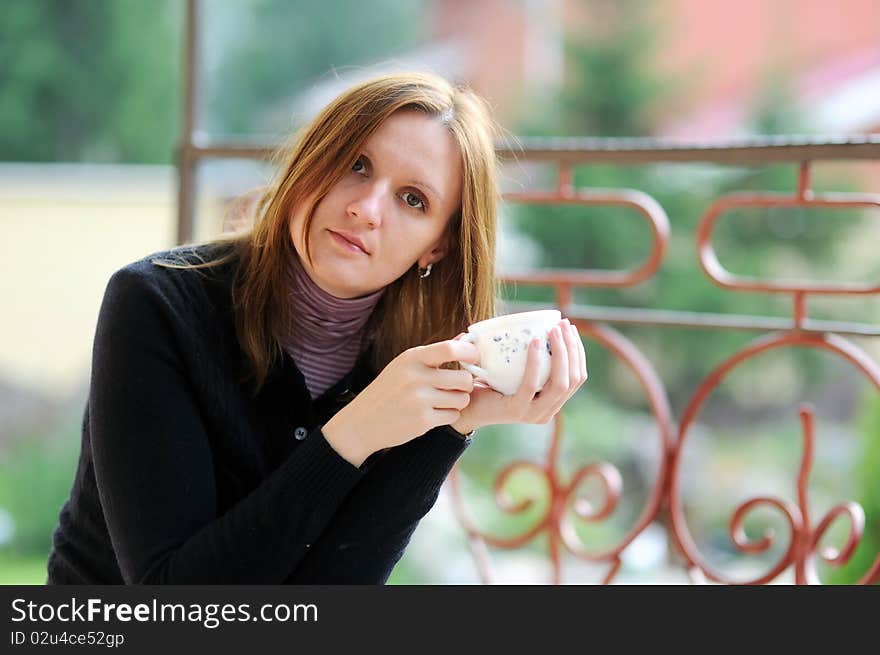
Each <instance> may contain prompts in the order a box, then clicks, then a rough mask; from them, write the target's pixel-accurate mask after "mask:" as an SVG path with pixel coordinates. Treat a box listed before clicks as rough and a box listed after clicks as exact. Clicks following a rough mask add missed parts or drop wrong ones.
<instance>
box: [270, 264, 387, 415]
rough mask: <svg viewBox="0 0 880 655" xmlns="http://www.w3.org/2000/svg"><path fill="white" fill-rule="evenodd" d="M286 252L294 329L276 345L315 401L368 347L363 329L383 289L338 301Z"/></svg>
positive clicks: (291, 327) (291, 328) (289, 296)
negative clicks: (294, 366)
mask: <svg viewBox="0 0 880 655" xmlns="http://www.w3.org/2000/svg"><path fill="white" fill-rule="evenodd" d="M291 251H292V252H291V257H290V260H289V261H290V266H289V267H288V272H289V275H288V291H287V298H288V302H290V303H291V307H292V308H293V309H292V312H291V316H292V319H291V320H292V322H293V324H292V325H290V326H289V329H288V330H287V333H286V334H285V336H284V338H283V340H282V343H281V345H282V347H283V348H284V350H285V351H286V352H287V353H288V354H289V355H290V356H291V357H293V360H294V361H295V362H296V365H297V367H298V368H299V369H300V371H302V374H303V377H304V378H305V381H306V386H307V387H308V389H309V392H310V393H311V395H312V398H317V397H319V396H320V395H321V394H322V393H323V392H324V391H326V390H327V389H329V388H330V387H332V386H333V385H334V384H335V383H336V382H337V381H338V380H339V379H340V378H342V377H343V376H344V375H345V374H346V373H348V372H349V370H351V367H352V366H354V363H355V361H356V360H357V358H358V356H359V355H360V353H361V351H362V349H363V348H364V347H365V346H366V345H367V344H366V338H365V337H366V334H365V331H366V324H367V321H368V320H369V318H370V314H371V313H372V312H373V309H374V308H375V306H376V303H378V302H379V300H380V299H381V298H382V294H383V293H384V292H385V288H384V287H383V288H381V289H379V290H378V291H374V292H373V293H370V294H367V295H366V296H361V297H359V298H337V297H336V296H333V295H331V294H329V293H327V292H326V291H324V290H323V289H322V288H321V287H319V286H318V285H317V284H315V282H314V281H313V280H312V278H311V277H309V274H308V273H307V272H306V270H305V268H304V267H303V265H302V262H301V261H300V258H299V255H298V254H297V252H296V251H295V250H293V249H291Z"/></svg>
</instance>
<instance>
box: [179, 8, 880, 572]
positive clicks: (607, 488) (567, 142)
mask: <svg viewBox="0 0 880 655" xmlns="http://www.w3.org/2000/svg"><path fill="white" fill-rule="evenodd" d="M186 6H187V20H186V34H185V51H184V54H185V71H184V82H185V87H184V108H183V109H184V111H183V118H182V128H183V138H182V140H181V144H180V147H179V150H178V164H179V165H178V175H179V199H178V223H177V240H178V242H180V243H183V242H187V241H191V240H192V239H193V238H194V236H195V227H194V220H193V214H194V204H195V203H194V198H195V178H196V176H195V171H196V168H197V166H198V165H199V163H201V162H203V161H205V160H209V159H217V158H247V159H266V158H267V157H268V156H269V155H270V154H271V153H272V152H273V150H274V147H275V146H274V144H268V143H261V144H253V143H235V142H234V141H231V140H228V139H226V140H219V141H210V140H208V139H207V138H206V137H205V136H204V135H201V134H199V133H198V132H197V130H196V125H195V116H196V114H197V107H198V96H199V94H198V88H197V84H196V77H197V76H196V70H197V68H198V65H197V62H198V53H199V29H198V28H199V19H198V18H199V17H198V13H199V3H198V2H197V0H187V5H186ZM521 144H522V145H521V147H519V148H517V149H516V150H511V149H509V148H507V147H506V146H499V148H498V150H499V154H500V155H501V157H502V158H510V157H515V158H516V159H517V160H519V161H520V162H527V161H532V162H543V163H546V164H552V165H555V167H556V170H557V171H558V176H557V184H556V187H555V188H554V189H551V190H547V191H532V192H518V193H509V194H507V195H506V199H507V201H509V202H521V203H533V204H569V205H581V206H588V205H592V206H596V205H601V206H606V207H608V206H623V207H629V208H631V209H633V210H634V211H635V212H637V213H638V214H639V215H641V216H642V217H643V218H644V220H645V221H646V224H647V226H648V229H649V231H650V233H651V235H652V239H653V248H652V250H651V252H650V254H649V256H648V258H647V259H646V260H645V261H644V262H643V263H642V264H641V265H639V266H638V267H636V268H634V269H631V270H626V271H606V270H579V269H574V270H555V269H554V270H535V271H531V272H529V273H525V274H523V273H518V274H510V275H506V276H504V280H505V281H506V282H514V283H518V284H525V285H542V286H550V287H552V288H553V289H554V290H555V302H554V303H553V304H554V305H555V306H558V307H559V308H560V309H561V310H562V311H563V313H564V315H565V316H567V317H569V318H570V319H571V320H572V322H573V323H574V324H576V325H577V327H578V329H579V331H580V333H581V335H582V337H586V338H587V339H589V340H592V341H593V342H595V343H597V344H599V345H601V346H603V347H604V348H606V349H607V350H608V351H609V352H610V353H611V354H612V355H613V356H614V357H616V358H617V359H618V360H619V361H620V362H622V363H623V364H624V365H625V366H626V367H627V368H628V369H629V370H630V371H631V372H632V373H633V374H634V375H635V376H636V379H637V380H638V381H639V384H640V385H641V389H642V391H643V392H644V395H645V398H646V399H647V403H648V406H649V408H650V412H651V414H652V415H653V420H654V422H655V423H656V426H657V428H658V436H659V440H660V448H661V452H662V456H661V457H660V460H659V470H658V471H657V478H656V481H655V483H654V484H653V487H652V489H651V493H650V496H649V498H648V500H647V502H646V503H645V504H644V507H643V508H642V510H641V513H640V514H639V516H638V518H637V520H636V521H635V524H634V525H633V527H632V528H631V529H630V530H629V531H628V532H627V533H626V534H625V535H624V536H623V537H621V538H620V539H618V540H617V543H616V544H615V545H614V546H613V547H611V548H604V549H602V550H601V551H598V552H594V551H591V550H589V549H587V548H586V547H585V546H584V544H583V543H582V542H581V540H580V539H579V537H578V534H577V531H576V529H575V521H576V520H583V521H588V522H593V523H598V522H602V521H604V520H606V519H608V518H610V517H612V516H613V514H614V512H615V510H616V509H618V508H619V503H620V499H621V495H622V492H623V489H624V483H625V481H624V479H623V476H622V475H621V473H620V472H619V471H618V469H617V468H616V467H615V466H613V465H612V464H610V463H608V462H600V463H594V464H589V465H586V466H583V467H581V468H580V469H578V470H577V471H576V472H575V473H574V474H572V475H571V476H570V477H569V479H568V480H565V479H564V476H563V473H562V471H561V469H560V453H561V449H562V438H563V420H562V414H559V415H557V418H556V419H555V422H554V424H553V430H552V437H551V440H550V443H549V447H548V448H547V451H546V454H545V457H544V460H543V462H542V463H538V462H535V461H527V460H520V461H515V462H513V463H512V464H509V465H508V466H506V467H505V468H503V469H502V470H501V471H500V473H499V474H498V475H497V477H496V478H495V482H494V485H493V488H494V492H495V499H496V503H497V505H498V507H499V508H500V509H501V510H503V511H505V512H508V513H513V514H517V513H521V512H523V511H525V510H526V509H528V508H529V507H530V506H531V505H532V502H531V501H530V500H528V499H527V500H524V501H521V502H518V503H515V502H513V501H511V500H510V498H509V497H508V496H507V494H506V484H507V482H508V480H509V479H510V478H511V476H512V475H513V474H514V473H516V472H517V471H520V470H529V471H532V472H534V473H537V474H538V475H539V476H540V477H541V478H542V480H543V481H544V483H545V487H546V489H547V494H548V502H547V509H546V512H544V514H543V516H540V517H539V518H538V520H537V521H534V522H533V523H532V525H531V526H530V527H529V528H527V529H526V530H525V531H523V532H522V533H520V534H518V535H514V536H499V535H493V534H490V533H489V532H488V531H484V530H481V529H480V528H479V526H478V525H476V522H475V521H474V520H473V519H472V518H471V517H470V516H469V514H468V511H467V506H466V502H465V499H464V498H463V496H462V493H461V485H460V484H459V482H460V475H459V471H458V470H456V471H454V472H453V474H452V475H451V477H450V480H449V485H448V490H449V492H450V494H451V498H452V501H453V502H452V506H453V508H454V512H455V514H456V516H457V517H458V519H459V521H460V522H461V524H462V526H463V527H464V529H465V531H466V533H467V535H468V543H469V544H470V546H471V549H472V551H473V554H474V556H475V559H476V562H477V568H478V571H479V574H480V578H481V580H482V581H484V582H490V581H491V579H490V574H489V567H488V561H489V554H488V550H487V548H486V546H491V547H495V548H499V549H515V548H520V547H522V546H524V545H526V544H528V543H529V542H531V541H532V540H534V539H535V538H536V537H538V536H541V535H545V536H546V537H547V548H548V556H549V559H550V563H551V565H552V575H551V578H552V581H553V582H555V583H558V582H561V581H562V567H563V564H562V559H563V553H564V552H568V553H569V554H571V555H572V556H573V557H575V558H578V559H581V560H587V561H591V562H598V563H602V564H605V565H607V571H606V573H605V575H604V577H603V581H604V582H606V583H607V582H611V581H612V580H614V579H615V576H616V575H617V574H618V572H619V570H620V567H621V563H622V554H623V553H624V551H625V550H626V549H627V547H628V546H630V545H631V544H632V543H633V541H634V540H635V539H636V538H637V537H638V536H639V535H640V534H641V533H642V532H643V531H644V530H645V529H646V528H647V526H649V525H650V524H652V523H654V522H656V521H658V520H660V519H663V520H664V522H665V523H666V525H667V529H668V532H669V538H670V541H671V543H672V544H673V546H674V548H675V550H676V551H677V552H678V553H679V554H680V556H681V562H682V563H683V565H684V567H685V569H686V571H687V573H688V574H689V576H690V578H691V579H692V580H694V581H706V580H711V581H715V582H721V583H729V582H734V580H732V579H729V578H728V577H726V576H724V575H723V574H721V573H720V572H718V571H716V570H714V569H713V567H712V566H711V565H710V564H709V563H708V561H706V559H705V558H704V557H703V556H702V555H701V553H700V552H699V550H698V547H697V545H696V544H695V541H694V539H693V538H692V536H691V533H690V531H689V526H688V521H687V519H686V516H685V512H684V510H683V498H682V490H681V475H682V473H681V469H682V453H683V450H684V446H685V444H686V443H687V440H688V437H689V436H690V434H691V431H692V428H693V426H694V424H695V421H696V419H697V417H698V415H699V414H700V411H701V409H703V408H704V405H705V403H706V400H707V398H708V397H709V395H710V394H711V393H712V391H713V390H715V389H716V388H717V387H718V385H719V384H720V383H721V382H722V380H724V379H725V377H726V376H728V375H729V374H730V373H731V371H733V370H734V369H735V368H736V367H738V366H740V365H742V364H743V363H744V362H746V361H748V360H749V359H751V358H754V357H756V356H757V355H759V354H761V353H765V352H767V351H771V350H778V349H784V348H801V349H804V348H806V349H816V350H821V351H825V352H829V353H831V354H833V355H834V356H836V357H840V358H842V359H843V360H844V361H846V362H848V363H849V364H851V365H853V366H855V367H856V369H857V370H858V371H859V372H860V373H861V374H862V375H863V376H864V377H866V378H867V379H868V380H869V381H870V383H871V384H873V386H874V387H875V388H876V389H877V390H878V391H880V366H878V364H877V363H876V362H875V361H874V360H872V359H871V357H869V356H868V355H867V354H866V353H865V352H864V351H863V350H862V349H860V348H859V347H858V346H857V345H855V344H854V343H852V342H851V341H850V340H848V339H847V338H846V337H848V336H858V337H877V336H880V326H878V325H875V324H866V323H853V322H842V321H828V320H817V319H813V318H810V317H808V316H807V311H806V299H807V297H808V296H812V295H820V294H822V295H876V294H878V293H880V284H849V285H845V284H831V283H812V282H801V281H785V282H774V281H761V280H756V279H746V278H742V277H738V276H735V275H733V274H731V273H730V272H728V271H727V270H725V269H724V268H723V267H722V266H721V264H720V263H719V261H718V258H717V257H716V255H715V251H714V249H713V247H712V243H711V237H712V230H713V227H714V225H715V223H716V221H717V220H718V218H719V216H721V215H722V214H723V213H725V212H727V211H729V210H731V209H734V208H739V207H759V208H769V207H786V208H793V207H823V208H826V209H840V208H865V207H874V208H876V207H878V206H880V195H878V194H843V193H838V194H821V195H820V194H815V193H813V191H812V190H811V185H810V170H811V163H812V162H815V161H824V160H857V159H868V160H874V161H878V160H880V138H878V137H840V138H838V137H834V138H794V137H770V138H768V137H762V138H754V139H739V140H736V141H729V142H725V143H682V142H669V141H662V140H656V139H588V138H572V139H543V140H536V139H523V140H522V141H521ZM670 162H708V163H715V164H722V165H733V164H754V165H768V164H776V163H800V176H799V181H798V184H797V188H796V189H794V190H793V191H792V192H791V193H789V194H770V193H740V194H734V195H728V196H725V197H722V198H719V199H718V200H717V201H716V202H715V204H714V205H712V206H711V207H710V208H709V209H708V210H707V211H706V213H705V215H704V216H703V218H702V220H701V221H700V224H699V228H698V232H697V235H696V253H697V256H698V260H699V263H700V266H701V267H702V270H703V272H704V274H705V275H706V276H707V277H708V278H709V279H710V280H711V281H712V282H714V283H715V284H716V285H718V286H719V287H721V288H723V289H727V290H730V291H750V292H756V293H771V294H784V295H788V296H791V298H792V316H791V318H790V319H789V318H780V317H770V316H742V315H727V314H709V313H701V312H681V311H668V310H649V309H632V308H621V307H596V306H583V305H578V304H576V303H574V302H573V301H572V291H573V290H575V289H578V288H583V287H605V288H612V287H627V286H633V285H636V284H639V283H642V282H645V281H646V280H650V279H651V278H653V277H654V276H655V274H656V273H657V271H658V269H659V268H660V266H661V264H662V262H663V258H664V255H665V253H666V251H667V245H668V243H669V237H670V225H669V220H668V219H667V216H666V213H665V212H664V210H663V208H662V207H661V206H660V204H659V203H657V202H656V201H655V200H654V199H653V198H652V197H650V196H649V195H647V194H645V193H643V192H641V191H637V190H632V189H614V190H598V189H578V188H575V187H574V185H573V184H572V167H574V166H577V165H581V164H599V163H602V164H613V165H631V164H656V163H670ZM531 307H532V306H528V305H523V304H522V303H520V304H519V306H517V304H516V303H511V308H512V309H527V308H531ZM612 325H642V326H656V327H670V328H671V327H678V328H705V329H717V330H751V331H757V332H759V333H761V334H760V336H758V337H757V338H756V339H755V340H753V341H752V342H751V343H749V344H748V345H747V346H746V347H744V348H742V349H741V350H739V351H737V352H734V353H732V354H730V355H729V356H728V357H727V359H725V360H724V361H723V362H722V363H721V364H719V365H718V366H717V367H716V368H715V369H714V370H712V371H711V372H710V373H709V374H708V375H707V376H706V377H705V379H704V380H703V381H702V382H701V383H700V384H699V385H698V387H697V388H696V390H695V391H694V393H693V395H692V397H691V398H690V401H689V402H688V403H687V406H686V409H685V410H684V412H683V414H682V417H681V419H680V420H679V421H677V422H676V420H675V418H674V416H673V412H672V410H671V408H670V403H669V400H668V397H667V393H666V389H665V387H664V385H663V382H662V380H661V379H660V376H659V375H658V374H657V372H656V371H655V369H654V366H653V365H652V363H651V362H650V360H649V359H648V358H647V357H646V356H645V355H644V354H643V353H642V352H641V351H640V350H639V348H637V347H636V346H635V345H634V343H633V342H632V341H630V340H629V339H628V338H627V337H626V336H624V335H623V334H622V333H621V332H619V331H618V330H616V329H615V328H613V327H611V326H612ZM799 415H800V421H801V425H802V430H803V443H804V447H803V454H802V459H801V464H800V469H799V472H798V475H797V480H796V483H795V488H796V495H797V499H796V501H791V500H788V499H781V498H776V497H766V496H760V497H756V498H752V499H750V500H748V501H746V502H743V503H741V504H740V505H739V506H738V507H737V508H736V510H735V511H734V513H733V516H732V517H731V520H730V525H729V533H730V539H731V540H732V542H733V544H734V545H735V547H736V549H737V550H739V551H740V552H742V553H745V554H759V553H763V552H767V551H768V549H769V548H770V547H771V546H772V545H773V543H774V536H773V535H771V534H767V535H765V536H764V537H763V538H762V539H760V540H757V541H750V540H749V539H748V537H747V536H746V534H745V531H744V529H743V524H744V521H745V519H746V517H747V516H748V515H749V514H750V513H752V512H753V510H755V509H756V508H759V507H769V508H775V509H776V510H777V511H778V512H780V513H781V515H782V517H783V518H784V520H785V521H786V523H787V525H788V528H789V531H790V538H789V543H788V547H787V548H786V550H785V552H784V553H783V555H782V556H781V557H780V559H779V560H778V561H777V562H776V563H775V564H773V565H771V566H770V567H769V570H768V571H767V572H766V573H764V574H761V575H758V576H757V577H754V578H753V579H749V580H746V582H749V583H766V582H771V581H775V580H778V579H779V578H780V576H781V575H782V574H783V572H787V571H791V570H793V573H794V576H793V578H794V581H795V582H797V583H798V584H805V583H815V582H817V581H818V576H817V574H816V568H815V563H816V557H817V556H818V557H820V558H822V559H823V560H825V561H826V562H829V563H831V564H834V565H841V564H844V563H846V562H847V561H849V560H850V558H851V557H852V555H853V553H854V551H855V549H856V547H857V546H858V544H859V543H860V540H861V538H862V534H863V530H864V525H865V513H864V511H863V509H862V508H861V506H860V505H858V504H857V503H855V502H845V503H841V504H837V505H835V506H834V507H832V508H831V509H830V510H829V511H827V512H826V513H825V515H824V516H823V517H822V518H821V519H819V520H818V521H816V519H815V518H814V517H813V516H812V514H811V511H810V504H809V502H808V486H809V475H810V472H811V469H812V465H813V459H814V448H815V428H814V413H813V410H812V408H811V407H810V406H809V405H803V406H802V407H801V408H800V410H799ZM866 438H874V439H877V438H880V435H866ZM589 480H595V481H596V482H597V483H598V484H599V485H600V486H601V489H602V491H603V494H604V498H603V500H602V502H601V503H600V504H599V505H600V506H599V507H595V508H594V507H592V506H590V505H589V504H588V503H586V502H584V501H583V499H581V498H578V497H577V492H578V488H579V487H580V485H581V484H582V483H584V482H586V481H589ZM840 518H844V519H847V520H848V523H849V534H848V535H847V538H846V540H845V543H844V545H843V547H842V548H840V549H839V550H835V549H832V548H829V547H820V542H821V541H822V540H823V538H824V537H825V536H826V534H827V533H828V531H829V528H830V526H831V525H832V524H833V523H835V522H836V521H837V520H838V519H840ZM873 518H874V520H880V517H873ZM877 581H880V555H878V556H877V557H876V558H875V559H874V561H873V564H872V565H871V566H870V567H869V569H868V570H867V571H866V572H865V573H864V574H863V575H862V576H861V579H860V582H862V583H872V582H877Z"/></svg>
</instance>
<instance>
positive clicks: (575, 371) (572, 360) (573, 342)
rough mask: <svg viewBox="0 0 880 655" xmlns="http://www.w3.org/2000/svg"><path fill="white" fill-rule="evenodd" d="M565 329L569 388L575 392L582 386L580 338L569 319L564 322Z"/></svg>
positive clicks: (563, 334)
mask: <svg viewBox="0 0 880 655" xmlns="http://www.w3.org/2000/svg"><path fill="white" fill-rule="evenodd" d="M563 322H564V323H565V327H564V328H563V330H562V336H563V337H564V339H565V349H566V351H567V352H568V386H569V388H570V390H571V391H572V392H574V391H575V390H576V389H577V388H578V387H579V386H580V385H581V379H580V377H581V376H580V371H581V357H580V353H579V352H578V350H579V349H578V341H580V336H578V333H577V328H576V327H575V326H574V325H572V324H571V323H569V321H568V319H565V321H563Z"/></svg>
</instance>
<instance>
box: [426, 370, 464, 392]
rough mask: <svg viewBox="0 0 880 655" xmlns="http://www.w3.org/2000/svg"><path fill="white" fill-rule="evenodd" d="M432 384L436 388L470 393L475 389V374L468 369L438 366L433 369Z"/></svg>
mask: <svg viewBox="0 0 880 655" xmlns="http://www.w3.org/2000/svg"><path fill="white" fill-rule="evenodd" d="M431 386H433V387H434V388H435V389H445V390H447V391H466V392H467V393H470V392H471V391H473V390H474V376H473V375H471V374H470V373H468V372H467V371H453V370H450V369H445V368H438V369H436V370H434V371H431Z"/></svg>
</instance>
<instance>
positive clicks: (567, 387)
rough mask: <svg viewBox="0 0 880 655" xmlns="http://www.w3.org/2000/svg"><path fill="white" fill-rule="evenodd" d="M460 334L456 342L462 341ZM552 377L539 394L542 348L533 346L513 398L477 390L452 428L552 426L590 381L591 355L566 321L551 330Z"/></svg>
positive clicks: (463, 431) (495, 392)
mask: <svg viewBox="0 0 880 655" xmlns="http://www.w3.org/2000/svg"><path fill="white" fill-rule="evenodd" d="M461 336H462V335H459V336H458V337H456V338H455V339H456V340H457V339H459V338H460V337H461ZM549 336H550V350H551V352H552V355H551V356H550V378H549V379H548V380H547V384H545V385H544V388H543V389H541V391H540V392H539V391H538V382H539V380H538V349H539V348H540V344H541V341H540V340H539V339H533V340H532V343H531V344H529V354H528V356H527V358H526V369H525V373H524V374H523V380H522V383H521V384H520V386H519V389H517V391H516V393H515V394H514V395H512V396H505V395H503V394H500V393H498V392H497V391H495V390H493V389H488V388H485V387H474V391H473V393H472V394H471V401H470V403H469V404H468V405H467V406H466V407H465V408H464V409H463V410H462V412H461V416H460V417H459V419H458V420H457V421H456V422H454V423H452V424H451V425H452V427H453V428H454V429H455V430H457V431H458V432H461V433H462V434H467V433H468V432H470V431H471V430H476V429H477V428H481V427H484V426H486V425H496V424H501V423H549V422H550V421H551V420H552V419H553V417H554V416H556V414H557V413H558V412H559V410H560V409H562V406H563V405H564V404H565V401H567V400H568V399H569V398H571V397H572V396H573V395H574V393H575V391H577V390H578V389H579V388H580V386H581V385H582V384H583V383H584V382H585V381H586V379H587V355H586V352H584V344H583V342H581V338H580V335H579V334H578V331H577V328H576V327H575V326H573V325H572V324H571V323H570V322H569V320H568V319H564V320H563V321H561V322H560V323H559V325H557V326H556V327H554V328H553V329H552V330H550V335H549Z"/></svg>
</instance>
